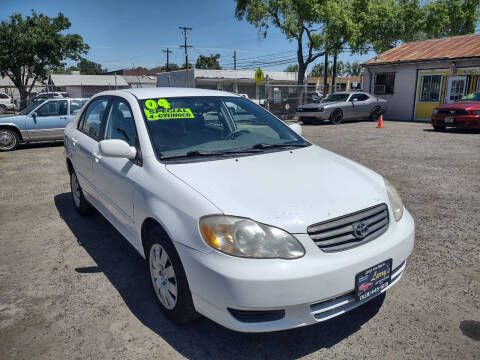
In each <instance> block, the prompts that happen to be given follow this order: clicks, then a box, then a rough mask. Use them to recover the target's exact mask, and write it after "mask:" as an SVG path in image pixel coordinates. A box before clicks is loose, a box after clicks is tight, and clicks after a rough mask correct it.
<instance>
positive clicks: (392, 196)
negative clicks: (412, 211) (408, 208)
mask: <svg viewBox="0 0 480 360" xmlns="http://www.w3.org/2000/svg"><path fill="white" fill-rule="evenodd" d="M384 180H385V189H386V190H387V194H388V199H389V200H390V206H391V207H392V212H393V217H394V218H395V220H396V221H400V219H401V218H402V216H403V202H402V199H401V198H400V195H399V194H398V191H397V189H395V188H394V187H393V185H392V184H390V183H389V182H388V180H387V179H384Z"/></svg>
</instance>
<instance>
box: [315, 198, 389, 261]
mask: <svg viewBox="0 0 480 360" xmlns="http://www.w3.org/2000/svg"><path fill="white" fill-rule="evenodd" d="M388 222H389V218H388V209H387V205H386V204H380V205H376V206H373V207H371V208H368V209H365V210H361V211H358V212H355V213H352V214H349V215H345V216H341V217H338V218H335V219H332V220H328V221H324V222H321V223H318V224H313V225H310V226H309V227H308V228H307V233H308V235H309V236H310V238H311V239H312V240H313V241H314V242H315V244H316V245H317V246H318V247H319V248H320V249H321V250H322V251H324V252H336V251H343V250H347V249H351V248H354V247H356V246H360V245H362V244H365V243H367V242H369V241H372V240H374V239H376V238H378V237H379V236H380V235H382V234H383V233H385V232H386V231H387V229H388ZM361 223H363V225H366V226H367V227H368V230H367V231H366V233H365V234H360V233H359V231H355V229H356V228H358V225H359V224H361ZM363 227H364V226H363Z"/></svg>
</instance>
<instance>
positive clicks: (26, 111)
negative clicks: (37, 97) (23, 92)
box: [18, 102, 40, 115]
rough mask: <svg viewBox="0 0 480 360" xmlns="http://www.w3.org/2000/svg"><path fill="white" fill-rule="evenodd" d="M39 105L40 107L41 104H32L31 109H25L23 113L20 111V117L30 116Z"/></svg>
mask: <svg viewBox="0 0 480 360" xmlns="http://www.w3.org/2000/svg"><path fill="white" fill-rule="evenodd" d="M38 105H40V103H38V102H36V103H35V104H32V105H30V106H29V107H27V108H25V109H23V110H22V111H20V112H19V113H18V115H28V114H30V112H31V111H32V110H33V109H35V108H36V107H37V106H38Z"/></svg>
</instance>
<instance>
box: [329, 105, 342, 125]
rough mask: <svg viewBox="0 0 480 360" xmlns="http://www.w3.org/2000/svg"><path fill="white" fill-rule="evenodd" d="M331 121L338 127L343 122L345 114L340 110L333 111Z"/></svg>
mask: <svg viewBox="0 0 480 360" xmlns="http://www.w3.org/2000/svg"><path fill="white" fill-rule="evenodd" d="M330 121H331V122H332V124H335V125H338V124H340V123H342V121H343V112H342V110H340V109H335V110H333V112H332V114H331V115H330Z"/></svg>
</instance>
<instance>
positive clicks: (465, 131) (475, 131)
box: [423, 128, 480, 134]
mask: <svg viewBox="0 0 480 360" xmlns="http://www.w3.org/2000/svg"><path fill="white" fill-rule="evenodd" d="M423 131H427V132H435V133H439V134H441V133H449V134H480V129H463V128H447V129H444V130H435V129H432V128H430V129H423Z"/></svg>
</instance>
